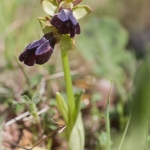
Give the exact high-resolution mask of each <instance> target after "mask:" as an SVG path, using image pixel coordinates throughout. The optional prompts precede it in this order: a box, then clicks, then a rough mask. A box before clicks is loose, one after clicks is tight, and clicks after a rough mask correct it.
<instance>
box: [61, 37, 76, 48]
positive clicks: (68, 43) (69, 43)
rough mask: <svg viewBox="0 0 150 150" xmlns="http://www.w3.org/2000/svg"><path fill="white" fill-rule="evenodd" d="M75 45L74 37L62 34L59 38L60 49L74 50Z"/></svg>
mask: <svg viewBox="0 0 150 150" xmlns="http://www.w3.org/2000/svg"><path fill="white" fill-rule="evenodd" d="M75 48H76V47H75V41H74V39H72V38H70V36H69V35H66V34H65V35H62V36H61V39H60V49H61V50H65V51H69V50H74V49H75Z"/></svg>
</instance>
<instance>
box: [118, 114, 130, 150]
mask: <svg viewBox="0 0 150 150" xmlns="http://www.w3.org/2000/svg"><path fill="white" fill-rule="evenodd" d="M130 119H131V114H130V116H129V119H128V122H127V125H126V127H125V130H124V133H123V136H122V139H121V142H120V145H119V148H118V150H121V148H122V145H123V142H124V139H125V136H126V133H127V130H128V127H129V123H130Z"/></svg>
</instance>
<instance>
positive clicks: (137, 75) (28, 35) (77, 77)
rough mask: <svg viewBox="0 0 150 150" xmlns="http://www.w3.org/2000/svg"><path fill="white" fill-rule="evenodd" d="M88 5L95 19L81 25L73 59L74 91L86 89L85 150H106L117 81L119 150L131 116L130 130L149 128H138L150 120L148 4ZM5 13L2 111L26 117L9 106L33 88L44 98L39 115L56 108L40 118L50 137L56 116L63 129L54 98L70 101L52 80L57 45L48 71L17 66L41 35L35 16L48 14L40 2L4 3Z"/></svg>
mask: <svg viewBox="0 0 150 150" xmlns="http://www.w3.org/2000/svg"><path fill="white" fill-rule="evenodd" d="M82 4H86V5H89V6H90V7H91V8H92V9H93V12H92V13H91V14H90V15H88V16H86V17H85V18H83V19H81V20H79V23H80V26H81V34H80V35H77V36H76V38H75V40H76V49H75V50H74V51H70V52H69V58H70V66H71V70H72V71H73V75H72V78H73V85H74V91H75V92H76V91H78V90H80V89H84V90H85V92H84V95H83V97H82V113H83V120H84V126H85V134H86V139H85V140H86V143H85V150H99V149H101V150H105V149H106V140H107V139H106V132H105V121H104V110H105V106H106V101H107V97H108V93H109V88H110V82H111V81H112V82H113V87H112V93H111V105H110V121H111V133H112V149H114V150H115V149H117V148H118V145H119V144H118V143H119V142H120V139H121V137H122V134H123V132H124V128H125V126H126V124H127V121H128V118H129V115H130V113H131V110H132V111H133V117H131V126H132V125H133V126H134V127H135V126H136V125H137V124H139V122H143V124H144V125H143V124H142V125H141V126H140V127H139V128H140V129H142V127H143V126H145V122H148V119H149V111H148V110H149V106H150V105H149V97H150V94H149V93H150V91H149V90H150V89H149V88H150V85H149V84H150V83H149V78H150V73H149V58H150V57H149V52H150V19H149V18H150V1H149V0H132V1H131V0H126V1H125V0H122V1H120V0H84V2H82ZM0 14H1V19H0V112H1V114H2V113H7V116H8V117H6V120H10V119H12V118H13V117H15V116H16V115H19V114H21V113H23V112H24V111H26V109H27V108H26V107H25V106H14V105H13V104H12V103H11V101H12V100H15V101H18V102H19V101H20V97H21V95H23V94H27V95H28V94H29V91H30V90H31V88H32V91H33V92H34V93H37V92H39V93H40V94H41V95H42V96H41V97H42V102H41V103H40V104H39V109H41V108H43V107H44V106H46V105H48V106H50V108H51V109H50V110H49V111H48V112H47V113H46V114H45V115H43V116H42V119H43V124H44V130H45V132H51V131H52V130H53V129H55V125H51V122H50V117H53V118H54V119H56V120H60V121H62V122H63V120H62V118H61V114H59V112H58V110H57V108H56V102H55V92H57V91H60V92H61V93H63V94H64V95H65V83H64V79H63V77H62V76H61V75H60V76H59V75H58V77H57V76H55V75H54V74H55V73H60V74H61V72H62V63H61V57H60V50H59V45H56V46H55V50H54V53H53V54H52V56H51V58H50V60H49V61H48V62H47V63H46V64H44V65H42V66H39V65H35V66H33V67H28V66H25V65H24V64H23V63H20V62H19V64H20V65H18V63H17V61H16V60H15V57H16V58H18V56H19V54H20V53H21V52H22V51H23V50H24V48H25V47H26V45H28V43H30V42H31V41H33V40H36V39H39V38H40V37H42V36H43V33H42V30H41V27H40V24H39V22H38V20H37V17H42V16H46V15H47V14H45V13H44V11H43V9H42V7H41V4H40V1H39V0H12V1H9V0H5V1H4V0H0ZM141 66H142V67H141ZM139 68H140V69H139ZM143 68H144V69H143ZM143 70H144V71H143ZM23 71H25V72H26V75H27V78H26V77H25V76H24V74H23ZM52 75H54V77H52ZM27 82H29V84H30V87H29V84H28V83H27ZM132 108H133V109H132ZM144 110H146V111H144ZM140 113H141V114H140ZM10 114H11V115H10ZM12 114H13V115H12ZM137 116H138V117H137ZM48 117H49V118H48ZM136 118H138V119H136ZM143 118H144V119H143ZM132 122H134V123H132ZM136 123H137V124H136ZM24 126H25V125H24ZM134 127H131V130H130V131H129V135H127V136H129V139H130V138H132V139H133V138H135V137H136V134H135V137H134V135H133V137H130V134H131V133H132V132H133V133H134V130H133V129H134ZM22 128H23V127H22ZM30 131H32V132H33V131H34V129H32V130H30ZM141 132H142V133H143V131H140V133H141ZM141 135H142V134H141ZM147 136H148V130H147ZM145 137H146V136H145V134H144V135H143V138H145ZM148 137H149V136H148ZM141 139H142V137H141V138H140V139H136V140H135V143H136V142H137V141H138V140H141ZM147 139H148V142H149V138H147ZM53 140H54V142H53V143H54V144H53V149H54V150H57V149H63V148H62V145H63V143H64V141H63V139H62V138H61V137H59V136H57V135H55V137H54V139H53ZM141 141H142V140H141ZM127 143H128V145H129V147H130V146H131V145H132V144H130V142H128V141H127ZM133 143H134V142H133ZM124 145H126V144H124ZM148 146H149V143H148ZM133 149H135V147H134V148H133Z"/></svg>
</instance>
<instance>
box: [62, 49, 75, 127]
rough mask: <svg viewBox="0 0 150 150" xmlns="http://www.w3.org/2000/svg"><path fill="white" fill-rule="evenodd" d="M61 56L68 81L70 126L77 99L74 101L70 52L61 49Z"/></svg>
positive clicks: (66, 80) (66, 81)
mask: <svg viewBox="0 0 150 150" xmlns="http://www.w3.org/2000/svg"><path fill="white" fill-rule="evenodd" d="M61 57H62V63H63V70H64V77H65V83H66V92H67V98H68V110H69V113H68V115H69V116H68V117H69V122H68V123H70V128H71V129H72V127H73V124H74V122H73V120H74V114H75V101H74V95H73V88H72V79H71V74H70V66H69V60H68V52H67V51H64V50H61Z"/></svg>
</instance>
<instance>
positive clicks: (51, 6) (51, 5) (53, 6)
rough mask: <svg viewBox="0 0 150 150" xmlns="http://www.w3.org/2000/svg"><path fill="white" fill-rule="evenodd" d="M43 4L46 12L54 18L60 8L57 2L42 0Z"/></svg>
mask: <svg viewBox="0 0 150 150" xmlns="http://www.w3.org/2000/svg"><path fill="white" fill-rule="evenodd" d="M41 3H42V7H43V9H44V11H45V12H46V13H47V14H49V15H50V16H54V14H55V11H56V10H57V7H58V6H57V3H56V1H55V2H54V1H53V0H42V2H41Z"/></svg>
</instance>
